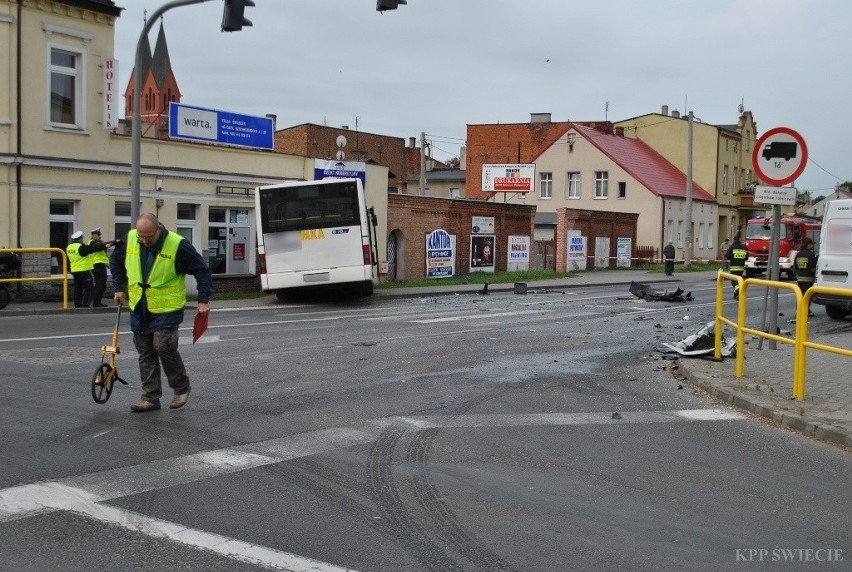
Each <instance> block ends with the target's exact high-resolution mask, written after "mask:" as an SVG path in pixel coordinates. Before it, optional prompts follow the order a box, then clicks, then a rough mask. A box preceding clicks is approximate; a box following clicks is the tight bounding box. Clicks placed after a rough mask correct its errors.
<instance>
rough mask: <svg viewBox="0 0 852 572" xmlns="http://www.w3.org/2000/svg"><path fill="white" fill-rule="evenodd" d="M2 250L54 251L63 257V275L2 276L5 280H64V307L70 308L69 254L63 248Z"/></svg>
mask: <svg viewBox="0 0 852 572" xmlns="http://www.w3.org/2000/svg"><path fill="white" fill-rule="evenodd" d="M0 252H53V253H55V254H58V255H59V256H60V258H61V259H62V275H61V276H30V277H27V278H1V279H0V283H3V282H56V281H58V280H61V281H62V308H63V309H65V310H67V309H68V255H67V254H65V251H64V250H62V249H61V248H0Z"/></svg>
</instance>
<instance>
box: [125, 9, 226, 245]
mask: <svg viewBox="0 0 852 572" xmlns="http://www.w3.org/2000/svg"><path fill="white" fill-rule="evenodd" d="M202 2H210V0H174V1H173V2H168V3H167V4H163V5H162V6H160V7H159V8H157V10H156V11H155V12H154V13H153V14H151V17H150V18H149V19H148V21H147V22H145V25H144V26H143V27H142V33H141V34H139V40H138V41H137V42H136V59H135V62H134V68H133V69H134V70H135V74H136V77H135V78H134V82H133V125H132V127H131V134H132V136H133V139H132V143H131V145H130V226H131V228H135V227H136V219H138V218H139V184H140V183H139V181H140V178H141V177H140V174H141V167H140V158H141V155H142V93H141V92H142V73H141V71H142V70H141V69H140V68H141V66H142V40H143V39H145V38H147V37H148V32H150V31H151V27H152V26H153V25H154V23H155V22H156V21H157V19H158V18H159V17H160V16H162V15H163V14H165V13H166V12H168V11H169V10H171V9H172V8H178V7H180V6H189V5H190V4H201V3H202Z"/></svg>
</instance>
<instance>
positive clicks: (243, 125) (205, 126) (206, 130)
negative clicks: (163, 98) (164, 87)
mask: <svg viewBox="0 0 852 572" xmlns="http://www.w3.org/2000/svg"><path fill="white" fill-rule="evenodd" d="M274 132H275V130H274V128H273V125H272V119H270V118H269V117H256V116H253V115H241V114H238V113H232V112H230V111H222V110H219V109H207V108H204V107H195V106H192V105H184V104H183V103H177V102H174V101H172V102H170V103H169V138H170V139H185V140H188V141H204V142H207V143H221V144H223V145H237V146H239V147H251V148H253V149H274V148H275V145H274V143H273V137H274Z"/></svg>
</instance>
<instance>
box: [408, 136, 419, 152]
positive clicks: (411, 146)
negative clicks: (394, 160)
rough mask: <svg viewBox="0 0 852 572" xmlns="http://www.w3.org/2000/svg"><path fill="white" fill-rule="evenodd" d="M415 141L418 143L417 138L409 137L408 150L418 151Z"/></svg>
mask: <svg viewBox="0 0 852 572" xmlns="http://www.w3.org/2000/svg"><path fill="white" fill-rule="evenodd" d="M415 141H417V138H416V137H409V138H408V148H409V149H416V148H417V144H416V143H415Z"/></svg>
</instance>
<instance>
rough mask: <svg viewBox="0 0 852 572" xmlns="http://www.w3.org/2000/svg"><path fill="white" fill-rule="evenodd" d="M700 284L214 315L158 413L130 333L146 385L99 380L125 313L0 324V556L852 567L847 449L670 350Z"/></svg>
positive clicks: (208, 565) (707, 305) (186, 564)
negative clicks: (698, 373)
mask: <svg viewBox="0 0 852 572" xmlns="http://www.w3.org/2000/svg"><path fill="white" fill-rule="evenodd" d="M692 286H693V288H692V289H693V291H694V294H695V295H696V298H697V300H696V301H695V302H693V303H687V304H668V303H644V302H643V303H637V301H636V300H635V299H632V298H631V297H630V296H628V295H627V291H626V288H625V287H623V286H619V287H611V288H600V287H597V288H594V289H588V290H584V289H572V290H568V291H565V292H561V291H550V292H531V293H529V294H528V295H526V296H519V295H513V294H511V293H499V294H492V295H490V296H477V295H473V294H465V295H453V296H436V297H425V298H414V299H379V298H373V299H367V300H354V301H353V300H350V301H344V302H330V301H328V300H314V301H309V302H305V303H302V304H292V305H276V306H273V307H271V308H270V307H260V308H243V309H234V310H228V311H225V310H219V311H214V313H213V314H212V317H211V328H210V330H209V331H208V333H207V334H205V336H204V338H202V341H201V342H200V343H198V344H196V345H190V344H189V342H190V340H191V338H190V337H189V336H190V332H189V330H188V329H187V330H186V331H185V332H184V333H185V336H184V337H183V338H182V344H183V345H182V353H183V356H184V359H185V361H186V363H187V368H188V370H189V372H190V376H191V378H192V382H193V391H192V395H191V397H190V400H189V404H188V405H187V406H186V407H184V408H183V409H180V410H175V411H171V410H169V409H168V408H165V409H163V410H161V411H158V412H153V413H145V414H135V413H131V412H130V411H129V405H130V404H131V403H132V402H133V401H135V400H136V399H137V398H138V392H139V388H138V381H137V380H138V373H137V371H136V362H135V351H134V350H133V347H132V341H131V338H130V336H129V335H122V337H121V340H120V345H121V348H122V352H123V353H122V354H121V355H120V356H119V361H118V365H119V372H120V373H121V375H122V376H123V377H126V378H128V380H130V381H131V383H132V384H133V385H134V387H124V386H118V387H116V389H115V392H114V394H113V396H112V398H111V399H110V401H109V402H108V403H106V404H104V405H97V404H95V403H94V401H93V400H92V398H91V396H90V393H89V385H90V380H91V377H92V372H93V371H94V369H95V367H96V366H97V365H98V364H99V363H100V351H99V347H100V346H101V345H103V344H105V343H108V342H109V339H110V333H111V330H112V327H113V322H114V316H113V315H109V314H89V315H81V316H67V315H56V316H27V317H6V318H0V392H2V399H0V412H2V429H3V431H2V433H0V450H2V457H3V460H4V462H3V463H2V465H0V554H2V561H0V569H2V570H14V571H30V570H32V571H41V570H45V571H47V570H65V571H76V570H81V571H82V570H86V571H89V570H107V569H109V570H117V571H121V570H149V569H159V570H203V571H211V570H212V571H216V570H222V571H225V570H227V571H233V570H263V569H273V570H317V571H334V570H347V569H351V570H358V571H367V570H372V571H385V570H386V571H394V572H398V571H409V570H410V571H421V570H423V571H441V572H444V571H468V570H481V571H489V572H491V571H501V570H505V571H561V570H589V571H592V570H595V571H598V570H678V571H680V570H708V571H709V570H714V571H715V570H731V569H735V568H737V567H739V566H745V565H746V563H748V564H747V566H748V568H749V569H750V570H751V569H754V570H774V569H778V568H779V567H785V568H784V569H796V570H809V569H813V570H817V569H820V570H826V569H828V570H834V569H836V570H846V569H848V562H849V559H850V558H852V546H850V537H849V532H848V531H849V506H850V503H849V501H850V487H849V483H850V477H852V460H851V459H850V456H849V454H848V453H847V452H845V451H842V450H840V449H837V448H834V447H831V446H829V445H826V444H822V443H819V442H814V441H811V440H809V439H807V438H805V437H802V436H800V435H797V434H794V433H790V432H787V431H785V430H782V429H779V428H776V427H772V426H769V425H767V424H765V423H763V422H761V421H759V420H757V419H751V418H748V417H747V416H745V415H743V414H740V413H738V412H736V411H734V410H730V409H727V408H725V407H724V406H722V405H720V404H719V403H716V402H714V401H713V400H711V399H709V398H707V397H706V396H704V395H700V394H697V393H694V392H692V391H691V390H690V389H688V388H680V387H679V384H678V382H677V380H676V379H675V378H674V377H673V376H672V374H671V372H670V368H669V365H670V362H669V361H668V360H666V359H663V357H662V356H661V354H660V353H659V352H658V351H657V350H658V348H659V343H660V342H662V341H677V340H679V339H681V338H682V337H685V336H686V335H688V334H689V333H692V332H693V331H694V330H695V329H697V328H698V327H700V325H702V324H703V323H704V322H706V321H709V320H710V319H711V317H712V294H711V291H712V288H713V285H712V284H708V283H696V284H694V285H692ZM784 303H785V302H784V300H783V298H782V302H781V309H782V310H783V304H784ZM687 316H688V317H689V318H690V319H689V320H685V319H684V318H685V317H687ZM187 326H189V320H188V321H187ZM122 329H123V330H127V322H126V321H125V323H124V327H123V328H122ZM168 398H170V395H168V394H167V396H166V400H165V401H167V400H168Z"/></svg>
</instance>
